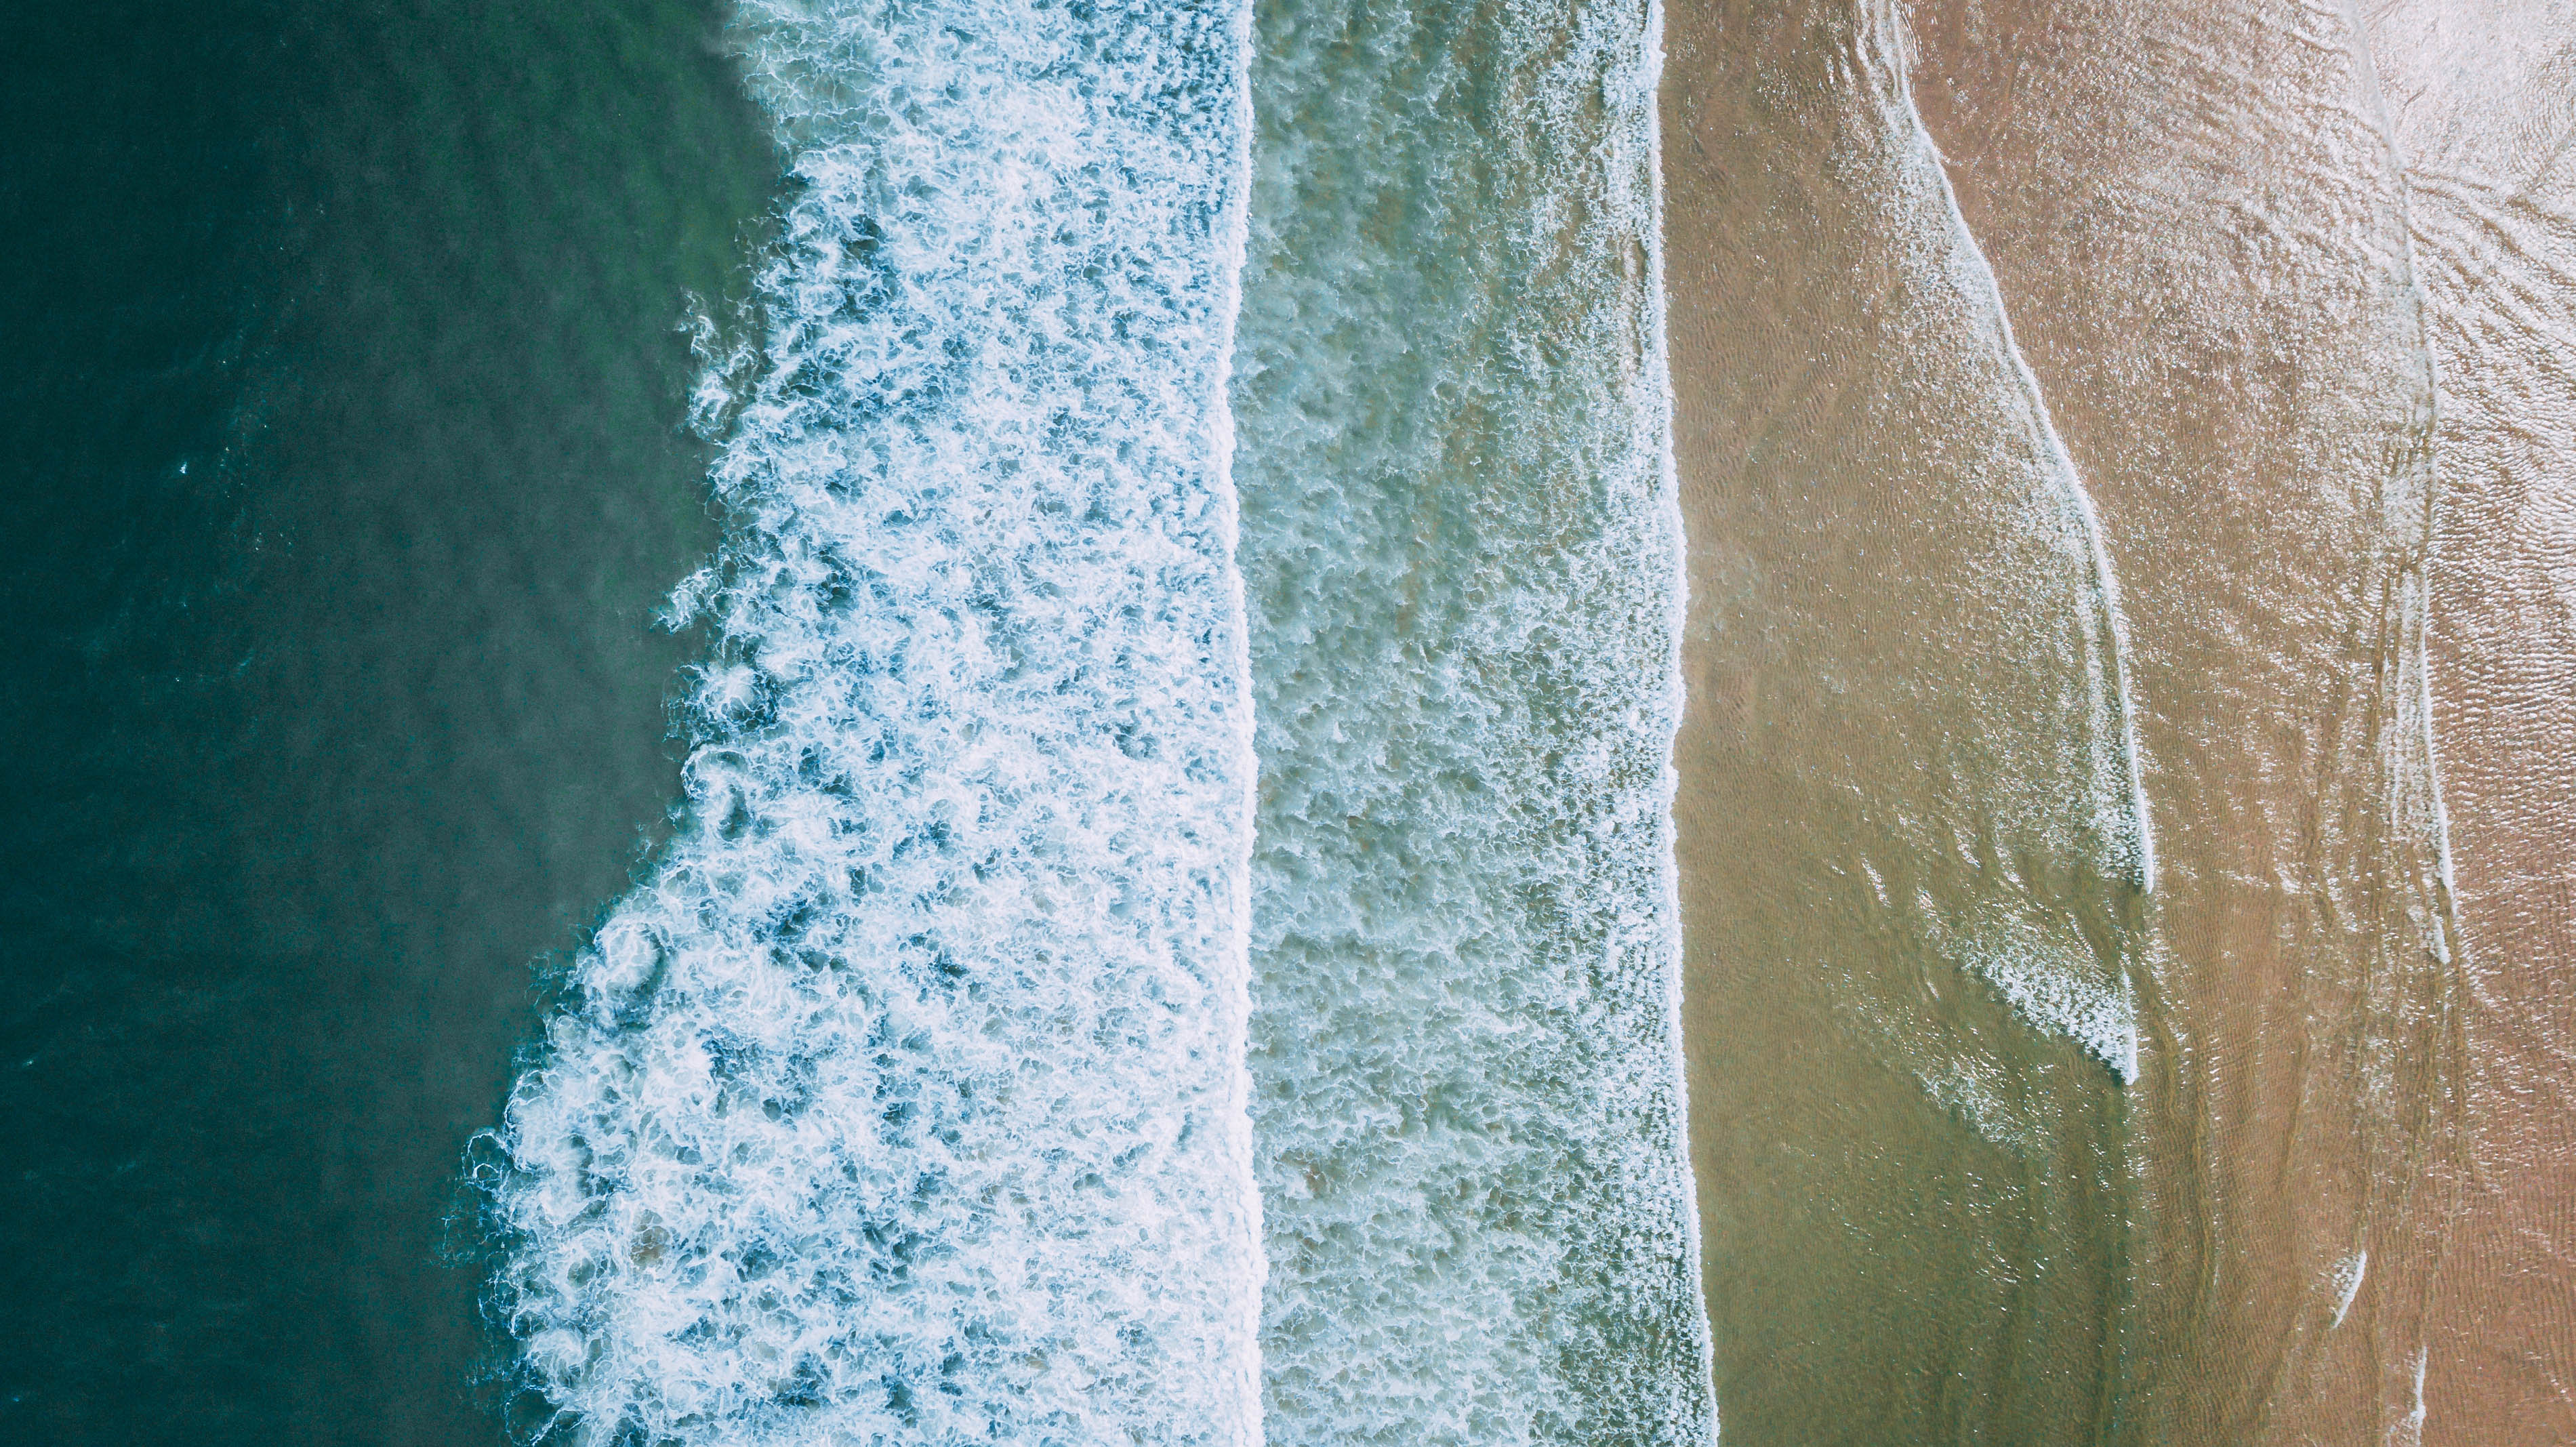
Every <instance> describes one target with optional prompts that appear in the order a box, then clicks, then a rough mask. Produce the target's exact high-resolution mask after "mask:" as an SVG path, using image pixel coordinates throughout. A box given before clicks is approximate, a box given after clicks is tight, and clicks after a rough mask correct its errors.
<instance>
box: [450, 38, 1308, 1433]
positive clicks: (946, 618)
mask: <svg viewBox="0 0 2576 1447" xmlns="http://www.w3.org/2000/svg"><path fill="white" fill-rule="evenodd" d="M741 18H742V22H743V28H742V33H743V35H744V36H745V37H746V42H747V48H748V53H749V58H750V60H751V65H752V71H753V75H754V80H755V84H756V88H757V89H758V90H759V92H760V94H761V95H762V97H763V99H764V100H765V102H766V103H767V104H768V105H769V107H770V108H771V111H772V114H773V115H774V116H775V117H776V120H777V124H778V126H779V129H780V131H781V134H782V136H783V137H784V138H785V140H786V141H787V142H788V144H789V146H790V147H791V149H792V151H793V153H794V163H793V164H794V172H795V177H796V180H797V182H798V183H799V187H800V189H799V191H798V192H797V194H796V195H795V197H794V199H793V200H792V201H791V203H790V204H789V205H788V206H787V208H786V211H785V214H784V217H783V227H782V230H783V237H782V240H781V242H780V243H779V246H778V249H777V252H776V254H775V256H774V258H773V260H772V262H771V264H770V265H769V267H768V269H767V271H766V273H765V274H764V275H763V277H762V279H761V282H760V289H759V294H760V299H761V302H762V304H763V308H764V311H765V315H766V334H765V341H764V343H763V345H762V346H761V347H760V348H759V349H758V350H757V352H756V353H755V354H753V355H751V356H748V357H745V358H738V359H736V360H737V362H740V363H742V364H743V366H742V371H743V373H744V374H746V375H747V380H746V381H745V382H744V384H743V386H742V388H741V391H740V395H739V396H736V395H734V394H733V392H732V391H730V390H729V388H728V385H727V383H726V380H725V373H726V372H727V370H728V368H727V367H726V366H722V365H720V366H717V367H714V368H711V369H710V372H709V379H708V383H707V385H706V387H705V388H703V389H702V392H701V396H700V401H701V403H702V405H703V406H704V407H705V408H706V409H707V410H709V411H710V412H711V413H717V414H730V422H729V425H728V429H727V440H726V442H725V446H724V448H723V452H722V455H721V460H720V462H719V464H718V467H717V470H716V474H715V485H716V488H717V491H718V494H719V496H720V497H721V499H722V500H723V502H724V503H725V505H726V506H727V507H728V508H729V510H730V513H731V522H730V525H729V528H728V531H727V535H726V539H725V542H724V544H723V547H722V551H721V554H720V556H719V559H718V561H717V563H716V564H715V565H714V566H713V567H712V568H711V569H710V570H709V571H707V572H705V573H702V574H701V575H699V576H698V577H696V578H693V579H692V580H690V581H689V582H688V583H687V584H684V585H683V586H682V588H681V590H680V592H679V593H678V595H676V596H675V599H674V610H675V612H677V613H679V614H681V615H697V616H703V617H704V618H705V619H707V620H708V621H709V622H710V624H711V626H712V631H713V634H714V637H715V640H716V641H715V646H714V651H713V654H712V656H711V657H710V658H709V660H708V662H707V663H706V664H705V666H704V668H703V670H702V671H701V673H700V674H699V676H698V677H697V680H696V684H695V687H694V689H693V691H692V694H691V697H690V699H689V703H688V706H687V721H688V727H689V728H690V730H691V731H692V739H693V743H694V748H693V751H692V752H691V754H690V756H689V758H688V762H687V765H686V769H685V780H686V787H687V795H688V799H687V816H686V822H685V824H684V825H683V827H682V828H681V830H680V832H679V834H678V836H677V837H676V838H675V839H674V840H673V842H672V843H671V844H670V845H669V847H668V848H667V849H666V850H665V852H664V853H663V854H662V855H661V856H660V857H659V859H658V860H657V861H656V863H655V865H654V866H653V868H652V869H651V871H650V874H649V876H648V877H647V878H646V879H645V880H644V881H643V882H642V883H640V884H639V885H638V887H637V888H636V889H635V891H634V892H633V893H632V894H631V895H629V896H628V897H627V898H626V899H625V900H624V901H622V902H621V903H620V904H618V905H617V907H616V908H615V910H614V911H613V913H612V914H611V916H610V917H609V918H608V920H607V922H606V923H605V924H604V925H603V926H602V927H601V929H600V930H599V932H598V935H597V939H596V942H595V944H594V946H593V947H592V948H591V949H589V950H588V951H586V952H585V953H584V954H583V955H582V956H581V958H580V960H579V963H578V965H577V966H576V968H575V970H574V972H573V977H572V979H571V981H570V984H571V986H572V988H571V991H570V995H569V1003H568V1004H567V1006H566V1007H565V1008H564V1009H563V1010H562V1012H561V1013H560V1014H558V1015H557V1016H556V1018H555V1019H554V1020H553V1021H552V1022H551V1023H550V1026H549V1028H548V1032H547V1037H546V1042H545V1050H544V1054H543V1057H542V1059H541V1060H540V1061H538V1063H536V1064H535V1065H534V1066H533V1067H532V1068H531V1069H530V1070H529V1071H528V1073H527V1074H526V1075H525V1076H524V1078H523V1079H522V1080H521V1082H520V1084H519V1087H518V1089H517V1091H516V1093H515V1094H514V1095H513V1097H512V1099H511V1102H510V1106H509V1110H508V1115H507V1119H506V1122H505V1124H504V1125H503V1126H502V1127H501V1128H500V1130H499V1131H498V1132H497V1133H496V1136H495V1139H496V1142H497V1144H498V1146H499V1148H500V1150H499V1154H500V1156H501V1160H500V1163H499V1164H498V1165H497V1166H496V1168H495V1169H494V1170H493V1172H492V1173H491V1178H490V1180H489V1182H488V1184H489V1185H490V1186H491V1189H492V1200H493V1203H494V1212H495V1215H496V1217H497V1220H498V1222H499V1224H500V1225H501V1226H502V1227H503V1228H504V1229H505V1230H506V1232H507V1233H509V1239H510V1240H511V1241H512V1243H513V1245H512V1248H511V1254H510V1255H509V1258H508V1260H507V1264H506V1267H505V1269H504V1271H503V1273H502V1275H501V1277H500V1280H499V1282H498V1296H499V1300H500V1303H501V1305H502V1306H503V1307H505V1308H506V1310H507V1313H508V1320H509V1323H510V1326H511V1328H512V1329H513V1330H514V1331H515V1333H516V1334H517V1335H518V1337H519V1338H520V1340H521V1341H522V1343H523V1345H524V1359H525V1363H526V1369H527V1375H528V1376H529V1378H530V1379H531V1382H532V1384H533V1385H534V1386H535V1387H537V1388H538V1389H540V1390H541V1392H542V1394H543V1396H544V1397H545V1398H546V1399H547V1400H549V1401H550V1402H551V1403H552V1404H553V1408H554V1410H555V1412H556V1414H557V1415H556V1416H555V1418H554V1420H553V1422H552V1424H551V1425H552V1427H553V1428H554V1429H557V1430H561V1431H564V1432H566V1433H567V1434H568V1435H569V1436H570V1437H571V1438H572V1439H574V1440H587V1441H597V1442H602V1443H605V1442H609V1441H612V1440H613V1441H630V1440H631V1441H638V1442H656V1443H659V1442H666V1441H676V1442H726V1443H824V1442H830V1443H876V1442H896V1441H901V1442H918V1443H947V1442H957V1443H962V1442H976V1443H991V1442H1030V1443H1035V1442H1049V1443H1068V1444H1091V1443H1106V1442H1120V1443H1210V1444H1218V1443H1222V1444H1249V1443H1253V1442H1257V1441H1258V1440H1259V1424H1258V1413H1257V1406H1258V1397H1257V1365H1256V1357H1255V1340H1254V1325H1255V1319H1256V1316H1255V1314H1256V1311H1257V1302H1258V1296H1259V1287H1260V1279H1261V1278H1260V1273H1261V1267H1260V1248H1259V1240H1258V1232H1259V1201H1258V1198H1257V1196H1256V1195H1255V1193H1254V1192H1253V1189H1252V1177H1251V1160H1250V1155H1251V1146H1250V1137H1249V1124H1248V1120H1247V1116H1246V1109H1245V1107H1246V1089H1247V1077H1246V1074H1245V1069H1244V1057H1243V1051H1244V1030H1245V1015H1246V1011H1247V1009H1248V1001H1247V995H1246V958H1245V945H1246V935H1245V931H1246V916H1247V888H1248V885H1247V874H1246V858H1247V853H1248V851H1249V848H1250V825H1251V817H1250V808H1251V793H1250V790H1251V785H1252V754H1251V734H1250V727H1251V718H1250V711H1249V710H1250V700H1249V696H1248V691H1249V683H1248V679H1247V676H1246V672H1245V668H1246V653H1245V635H1244V623H1243V610H1242V592H1241V584H1240V579H1239V575H1238V574H1237V573H1236V572H1235V570H1234V566H1233V556H1232V555H1233V549H1234V544H1235V526H1236V509H1235V501H1234V494H1233V490H1232V485H1231V481H1230V477H1229V468H1230V456H1231V447H1232V438H1231V433H1230V427H1231V423H1230V421H1229V418H1228V414H1227V411H1226V406H1225V397H1224V388H1225V385H1226V375H1227V365H1228V358H1229V355H1230V351H1231V346H1232V335H1231V332H1232V325H1233V314H1234V310H1235V301H1236V295H1237V293H1236V283H1237V271H1238V268H1239V264H1240V258H1241V255H1242V230H1241V227H1242V206H1243V199H1244V174H1245V167H1246V165H1247V164H1248V162H1247V159H1246V153H1245V146H1246V143H1247V133H1246V126H1247V124H1248V115H1247V110H1246V107H1247V104H1248V95H1247V91H1246V81H1245V64H1246V41H1247V37H1248V26H1249V17H1248V12H1247V11H1246V10H1245V9H1244V8H1242V7H1241V6H1238V5H1228V4H1220V5H1216V6H1212V7H1179V6H1172V5H1165V4H1158V3H1152V0H1138V3H1127V4H1119V3H1101V4H1090V5H1084V6H1068V5H1059V4H1049V3H1044V0H922V3H895V4H881V3H867V4H861V3H850V0H814V3H796V4H791V3H774V4H762V3H754V4H749V5H747V6H746V7H745V8H744V10H743V14H742V17H741Z"/></svg>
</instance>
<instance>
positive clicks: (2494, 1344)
mask: <svg viewBox="0 0 2576 1447" xmlns="http://www.w3.org/2000/svg"><path fill="white" fill-rule="evenodd" d="M2369 35H2370V48H2371V55H2372V58H2373V59H2374V60H2375V62H2376V63H2377V67H2378V71H2379V75H2380V83H2381V86H2382V88H2383V90H2384V93H2385V94H2386V95H2387V96H2388V99H2389V107H2390V111H2391V114H2392V115H2393V116H2394V117H2395V129H2396V136H2397V140H2398V145H2399V150H2400V155H2401V158H2402V159H2403V161H2404V163H2405V166H2406V185H2407V214H2408V219H2409V221H2410V229H2411V231H2412V233H2413V240H2414V251H2415V265H2416V274H2417V277H2418V278H2419V280H2420V281H2421V283H2422V285H2423V288H2424V292H2425V307H2426V322H2427V325H2426V330H2427V333H2428V336H2429V338H2430V340H2431V342H2432V345H2433V353H2434V361H2435V366H2436V369H2437V371H2438V373H2439V375H2440V377H2441V383H2442V401H2441V412H2440V421H2439V425H2438V429H2437V431H2436V434H2435V448H2436V456H2437V459H2438V467H2437V471H2438V476H2439V479H2440V485H2441V503H2440V508H2439V512H2438V514H2437V529H2436V532H2435V537H2434V549H2433V568H2432V591H2433V618H2432V685H2433V717H2434V727H2435V737H2436V739H2437V741H2438V747H2439V751H2440V755H2441V761H2442V786H2443V796H2444V800H2445V802H2446V803H2447V804H2448V806H2449V813H2450V823H2451V847H2452V851H2453V857H2454V870H2455V873H2456V876H2457V880H2458V888H2459V900H2460V903H2459V912H2460V924H2461V932H2462V935H2463V937H2464V939H2465V943H2466V950H2465V951H2464V956H2465V970H2464V973H2465V985H2466V989H2465V998H2464V1002H2463V1010H2462V1033H2463V1035H2464V1037H2465V1040H2466V1042H2467V1057H2468V1067H2467V1072H2466V1074H2465V1076H2464V1077H2463V1080H2462V1097H2463V1100H2464V1103H2465V1113H2466V1121H2465V1126H2466V1131H2467V1139H2466V1143H2465V1144H2466V1148H2465V1151H2464V1153H2463V1157H2464V1158H2463V1159H2462V1161H2461V1163H2460V1166H2459V1170H2458V1180H2457V1186H2458V1189H2459V1191H2460V1197H2459V1205H2458V1213H2457V1216H2456V1217H2455V1219H2454V1220H2453V1223H2452V1226H2451V1231H2450V1236H2449V1239H2448V1242H2447V1243H2446V1249H2445V1251H2444V1253H2443V1257H2442V1263H2441V1270H2440V1273H2439V1275H2438V1276H2437V1277H2436V1278H2435V1282H2434V1289H2433V1303H2432V1312H2431V1319H2430V1322H2429V1323H2428V1330H2427V1335H2426V1348H2427V1368H2426V1373H2425V1384H2424V1400H2425V1410H2426V1419H2425V1427H2424V1441H2425V1442H2426V1443H2428V1444H2432V1443H2442V1444H2462V1447H2466V1444H2471V1443H2485V1442H2563V1441H2569V1440H2576V1288H2572V1287H2571V1283H2576V977H2571V973H2570V968H2569V967H2570V964H2571V962H2576V788H2571V787H2570V777H2571V772H2576V770H2572V769H2571V760H2576V461H2571V459H2576V372H2572V371H2571V369H2570V366H2569V363H2568V361H2567V353H2566V339H2567V338H2568V337H2570V336H2571V335H2576V166H2571V164H2570V157H2569V155H2568V146H2567V144H2566V136H2567V134H2568V126H2569V123H2570V121H2571V120H2576V84H2571V79H2570V62H2571V60H2572V59H2576V9H2571V7H2568V6H2565V5H2531V4H2510V5H2463V4H2459V3H2456V0H2442V3H2409V4H2398V5H2390V6H2385V7H2381V8H2379V9H2377V10H2375V11H2374V12H2373V16H2372V20H2371V24H2370V32H2369Z"/></svg>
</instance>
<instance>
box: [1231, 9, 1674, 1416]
mask: <svg viewBox="0 0 2576 1447" xmlns="http://www.w3.org/2000/svg"><path fill="white" fill-rule="evenodd" d="M1654 22H1655V12H1654V11H1653V10H1652V9H1651V8H1650V7H1649V6H1648V5H1647V4H1645V3H1643V0H1635V3H1626V0H1612V3H1598V4H1595V3H1579V0H1514V3H1507V4H1503V5H1500V6H1489V7H1481V8H1479V7H1455V6H1448V5H1443V4H1438V3H1424V4H1395V5H1385V6H1375V7H1357V8H1354V7H1348V6H1341V5H1325V4H1313V5H1307V4H1300V3H1286V4H1280V5H1275V6H1270V7H1265V9H1264V10H1263V11H1262V25H1263V27H1264V29H1263V43H1262V45H1261V49H1260V54H1261V63H1260V67H1259V69H1258V71H1257V72H1256V80H1257V83H1258V86H1259V91H1258V95H1257V97H1256V112H1257V114H1258V115H1259V117H1260V123H1259V124H1260V131H1259V142H1258V144H1257V146H1256V148H1255V156H1256V167H1255V182H1254V184H1255V202H1254V246H1253V255H1252V260H1251V262H1250V264H1249V266H1248V268H1247V272H1246V286H1245V300H1244V328H1243V346H1242V359H1243V364H1242V367H1241V380H1240V381H1239V382H1238V384H1237V387H1236V411H1237V416H1238V420H1239V422H1240V424H1241V426H1242V427H1243V429H1244V435H1245V439H1246V447H1245V450H1244V455H1243V462H1242V466H1241V473H1240V475H1241V477H1242V481H1243V492H1244V505H1245V524H1244V554H1243V556H1244V569H1245V574H1246V579H1247V583H1248V584H1249V586H1250V589H1251V596H1252V600H1253V609H1254V615H1255V617H1256V618H1257V619H1258V620H1260V621H1259V626H1258V627H1257V628H1256V629H1255V631H1254V663H1255V667H1254V678H1255V686H1256V690H1257V693H1256V697H1257V699H1258V704H1259V708H1258V715H1259V720H1260V735H1259V736H1260V740H1261V758H1262V803H1261V814H1260V832H1259V838H1258V841H1257V843H1258V847H1257V851H1256V854H1255V884H1256V892H1255V895H1254V900H1255V909H1254V940H1255V954H1254V958H1255V962H1256V966H1257V968H1256V974H1255V1003H1256V1012H1255V1016H1254V1029H1253V1062H1254V1078H1255V1083H1256V1095H1255V1119H1256V1121H1257V1123H1258V1136H1257V1144H1258V1149H1259V1167H1260V1172H1261V1180H1262V1184H1263V1189H1264V1196H1265V1222H1266V1225H1267V1227H1268V1236H1269V1243H1270V1270H1271V1285H1270V1289H1269V1291H1268V1294H1267V1298H1266V1301H1265V1308H1264V1328H1263V1348H1262V1349H1263V1362H1264V1370H1265V1376H1266V1381H1267V1401H1268V1408H1269V1410H1268V1416H1267V1419H1266V1422H1265V1430H1266V1432H1267V1434H1268V1437H1269V1440H1270V1441H1272V1442H1274V1443H1280V1444H1289V1443H1314V1444H1342V1443H1358V1442H1372V1443H1375V1442H1385V1443H1398V1442H1400V1443H1404V1444H1407V1447H1441V1444H1460V1447H1468V1444H1472V1447H1512V1444H1531V1443H1543V1442H1544V1443H1604V1442H1619V1443H1635V1444H1648V1443H1655V1444H1682V1443H1690V1444H1701V1443H1705V1442H1706V1441H1707V1440H1709V1438H1710V1436H1711V1435H1712V1433H1713V1431H1714V1427H1715V1421H1714V1408H1713V1404H1712V1401H1711V1393H1710V1380H1709V1355H1708V1335H1707V1326H1706V1321H1705V1317H1704V1315H1703V1309H1702V1305H1701V1300H1700V1295H1699V1291H1698V1281H1697V1250H1696V1243H1695V1238H1694V1235H1693V1229H1694V1221H1693V1217H1692V1204H1693V1203H1692V1189H1691V1180H1690V1172H1689V1168H1688V1161H1687V1155H1686V1152H1685V1149H1684V1135H1683V1129H1682V1126H1683V1120H1682V1109H1683V1092H1682V1084H1681V1075H1680V1070H1679V1068H1678V1055H1679V1050H1678V1047H1679V1039H1678V1016H1677V1009H1676V998H1675V990H1676V987H1677V983H1678V969H1679V960H1678V950H1679V930H1678V916H1677V911H1676V908H1675V876H1674V872H1673V853H1672V850H1673V824H1672V817H1671V808H1670V806H1671V801H1672V796H1673V789H1674V782H1675V780H1674V775H1673V770H1672V744H1673V735H1674V729H1675V726H1676V724H1677V722H1678V719H1679V713H1680V702H1681V699H1680V688H1679V671H1678V653H1677V648H1678V631H1679V619H1680V613H1679V611H1678V610H1679V604H1680V587H1681V576H1682V574H1681V568H1680V562H1681V560H1680V548H1681V534H1680V514H1679V510H1678V506H1677V503H1676V498H1675V488H1674V478H1673V471H1672V467H1671V461H1670V453H1669V447H1670V423H1669V419H1670V397H1669V392H1668V385H1667V377H1666V372H1665V363H1664V355H1663V351H1662V340H1663V338H1662V331H1661V325H1660V323H1661V318H1660V312H1659V305H1660V296H1659V283H1660V276H1659V271H1658V266H1657V262H1658V260H1659V256H1658V237H1657V234H1656V214H1655V196H1654V149H1653V148H1654V118H1655V61H1656V49H1655V31H1654Z"/></svg>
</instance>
